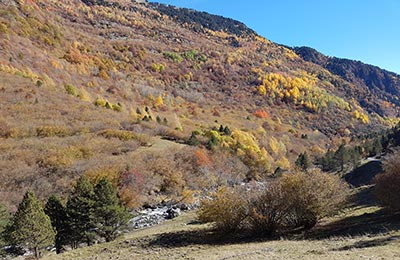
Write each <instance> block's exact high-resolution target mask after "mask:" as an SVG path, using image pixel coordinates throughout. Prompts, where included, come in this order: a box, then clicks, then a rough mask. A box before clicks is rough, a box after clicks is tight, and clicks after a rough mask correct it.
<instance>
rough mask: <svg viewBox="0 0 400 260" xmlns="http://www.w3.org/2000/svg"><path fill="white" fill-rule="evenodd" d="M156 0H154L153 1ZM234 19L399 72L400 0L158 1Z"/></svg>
mask: <svg viewBox="0 0 400 260" xmlns="http://www.w3.org/2000/svg"><path fill="white" fill-rule="evenodd" d="M152 2H153V0H152ZM155 2H160V3H165V4H171V5H175V6H179V7H187V8H192V9H196V10H200V11H206V12H209V13H212V14H218V15H222V16H225V17H230V18H233V19H236V20H239V21H241V22H244V23H245V24H246V25H247V26H249V27H250V28H252V29H254V30H255V31H256V32H257V33H258V34H260V35H262V36H264V37H266V38H267V39H269V40H272V41H274V42H277V43H281V44H285V45H288V46H309V47H312V48H315V49H317V50H318V51H320V52H322V53H324V54H326V55H330V56H336V57H340V58H349V59H354V60H360V61H362V62H365V63H369V64H373V65H376V66H379V67H381V68H384V69H387V70H390V71H394V72H396V73H398V74H400V0H247V1H240V0H158V1H155Z"/></svg>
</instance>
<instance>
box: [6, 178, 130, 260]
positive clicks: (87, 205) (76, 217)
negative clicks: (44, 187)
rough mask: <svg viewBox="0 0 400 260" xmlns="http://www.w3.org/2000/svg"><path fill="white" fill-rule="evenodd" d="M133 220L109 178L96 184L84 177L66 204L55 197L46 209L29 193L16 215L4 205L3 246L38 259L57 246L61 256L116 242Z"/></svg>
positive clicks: (16, 252) (11, 251)
mask: <svg viewBox="0 0 400 260" xmlns="http://www.w3.org/2000/svg"><path fill="white" fill-rule="evenodd" d="M129 217H130V214H129V213H128V212H127V210H126V209H125V208H124V207H122V206H121V203H120V201H119V198H118V195H117V190H116V189H115V188H114V187H113V186H112V185H111V183H110V182H109V181H108V180H107V179H105V178H103V179H101V180H100V181H99V182H98V183H96V184H95V185H94V184H92V183H91V182H90V181H89V180H88V179H87V178H86V177H81V178H79V179H78V181H77V182H76V184H75V186H74V189H73V191H72V193H71V194H70V195H69V197H68V200H67V203H66V204H65V205H64V204H63V203H62V202H61V200H60V199H59V198H58V197H57V196H55V195H52V196H51V197H50V198H49V199H48V200H47V203H46V204H45V205H44V206H43V205H42V204H41V203H40V201H39V200H38V199H37V198H36V196H35V194H34V193H33V192H31V191H28V192H27V193H26V194H25V196H24V198H23V200H22V202H21V203H20V204H19V206H18V209H17V211H16V213H15V214H14V215H13V216H10V214H8V213H7V211H6V210H5V209H4V207H1V206H0V232H1V238H0V246H5V245H8V246H9V247H8V249H7V250H8V251H9V252H8V253H13V254H23V253H24V250H25V249H26V248H27V249H29V250H31V251H32V252H34V254H35V257H40V256H41V250H42V249H43V248H47V247H53V246H55V248H56V252H57V253H61V252H63V251H65V250H66V248H67V247H69V248H71V249H76V248H78V247H79V246H80V245H82V244H87V245H91V244H94V243H95V242H103V241H105V242H109V241H112V240H114V239H115V238H116V237H117V236H118V235H119V234H120V233H121V231H122V230H123V229H124V228H125V227H126V224H127V222H128V220H129ZM3 254H4V252H3Z"/></svg>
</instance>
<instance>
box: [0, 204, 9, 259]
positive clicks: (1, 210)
mask: <svg viewBox="0 0 400 260" xmlns="http://www.w3.org/2000/svg"><path fill="white" fill-rule="evenodd" d="M9 222H10V214H9V213H8V211H7V209H6V207H4V205H3V204H1V203H0V248H2V247H3V246H5V240H6V234H5V230H6V228H7V226H8V224H9ZM0 251H1V250H0ZM1 255H2V253H1V252H0V256H1Z"/></svg>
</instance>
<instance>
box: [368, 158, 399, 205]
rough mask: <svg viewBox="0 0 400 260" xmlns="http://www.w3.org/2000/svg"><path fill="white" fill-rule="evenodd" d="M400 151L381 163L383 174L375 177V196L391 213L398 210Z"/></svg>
mask: <svg viewBox="0 0 400 260" xmlns="http://www.w3.org/2000/svg"><path fill="white" fill-rule="evenodd" d="M399 160H400V151H397V152H395V153H394V154H392V155H391V156H389V157H388V158H387V159H386V160H385V161H384V162H383V169H384V172H383V173H381V174H378V175H377V176H376V177H375V180H374V182H375V196H376V198H377V200H378V202H379V203H380V204H381V205H382V206H384V207H387V208H388V209H390V210H392V211H398V210H400V192H399V187H400V171H399V166H400V163H399V162H400V161H399Z"/></svg>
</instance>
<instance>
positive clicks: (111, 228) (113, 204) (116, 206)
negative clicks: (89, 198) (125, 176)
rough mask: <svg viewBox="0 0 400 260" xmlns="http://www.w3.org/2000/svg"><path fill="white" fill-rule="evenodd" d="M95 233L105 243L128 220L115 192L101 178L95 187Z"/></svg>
mask: <svg viewBox="0 0 400 260" xmlns="http://www.w3.org/2000/svg"><path fill="white" fill-rule="evenodd" d="M94 192H95V198H96V199H95V201H96V202H95V211H94V213H95V217H96V232H97V233H98V235H99V236H101V237H103V238H104V239H105V240H106V242H109V241H112V240H114V239H115V238H116V237H117V235H118V232H119V231H120V230H121V229H122V228H124V227H125V226H126V224H127V222H128V220H129V213H128V212H127V211H126V209H125V208H124V207H122V206H121V205H120V201H119V198H118V195H117V190H116V189H115V188H114V187H113V186H112V185H111V183H110V182H109V181H108V180H107V179H105V178H103V179H101V180H100V181H99V183H98V184H97V185H96V186H95V189H94Z"/></svg>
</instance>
